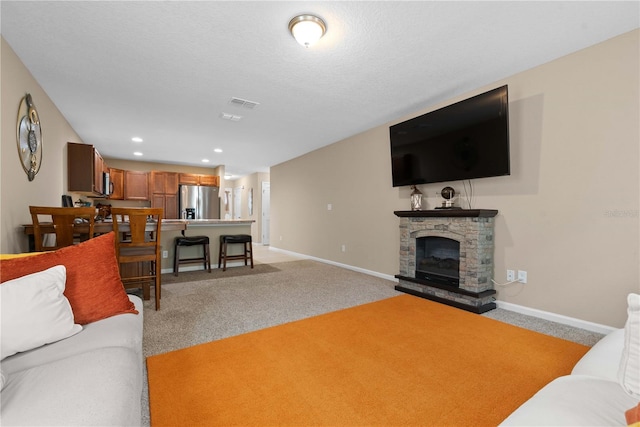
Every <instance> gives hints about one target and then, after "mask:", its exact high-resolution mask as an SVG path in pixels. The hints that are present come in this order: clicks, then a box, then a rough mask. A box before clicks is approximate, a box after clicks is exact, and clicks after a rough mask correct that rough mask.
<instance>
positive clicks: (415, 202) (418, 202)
mask: <svg viewBox="0 0 640 427" xmlns="http://www.w3.org/2000/svg"><path fill="white" fill-rule="evenodd" d="M411 190H413V191H411V210H412V211H421V210H422V192H421V191H420V190H418V187H416V186H415V185H412V186H411Z"/></svg>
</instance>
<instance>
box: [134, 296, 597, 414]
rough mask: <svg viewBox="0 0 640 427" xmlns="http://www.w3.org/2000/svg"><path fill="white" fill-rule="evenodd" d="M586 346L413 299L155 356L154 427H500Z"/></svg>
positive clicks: (151, 363) (151, 367) (150, 364)
mask: <svg viewBox="0 0 640 427" xmlns="http://www.w3.org/2000/svg"><path fill="white" fill-rule="evenodd" d="M587 350H588V347H586V346H583V345H579V344H575V343H572V342H569V341H565V340H562V339H559V338H554V337H550V336H546V335H542V334H539V333H536V332H531V331H529V330H526V329H522V328H518V327H515V326H512V325H508V324H505V323H501V322H498V321H496V320H493V319H489V318H485V317H482V316H479V315H477V314H473V313H468V312H466V311H462V310H459V309H456V308H452V307H449V306H446V305H442V304H438V303H435V302H432V301H428V300H425V299H421V298H417V297H414V296H411V295H401V296H397V297H393V298H389V299H386V300H382V301H378V302H374V303H370V304H365V305H361V306H358V307H354V308H349V309H346V310H341V311H336V312H332V313H328V314H324V315H321V316H317V317H312V318H309V319H304V320H300V321H296V322H292V323H287V324H284V325H280V326H275V327H272V328H267V329H263V330H260V331H255V332H251V333H247V334H243V335H239V336H235V337H231V338H226V339H223V340H219V341H214V342H211V343H206V344H201V345H197V346H194V347H190V348H186V349H182V350H177V351H173V352H170V353H165V354H161V355H157V356H152V357H149V358H147V368H148V377H149V400H150V407H151V424H152V425H153V426H198V425H200V426H215V425H221V426H232V425H241V426H250V425H254V426H277V425H281V426H284V425H288V426H391V425H394V426H399V425H416V426H429V425H431V426H446V425H449V426H463V425H466V426H495V425H497V424H499V423H500V422H501V421H502V420H503V419H504V418H506V417H507V415H509V413H511V412H512V411H513V410H514V409H516V408H517V407H518V406H519V405H520V404H521V403H523V402H524V401H525V400H527V399H528V398H529V397H531V396H532V395H533V394H534V393H535V392H536V391H537V390H539V389H540V388H541V387H542V386H544V385H545V384H546V383H548V382H549V381H551V380H552V379H554V378H556V377H558V376H561V375H565V374H568V373H569V372H570V371H571V369H572V367H573V365H574V364H575V363H576V362H577V361H578V359H579V358H580V357H581V356H582V355H583V354H584V353H585V352H586V351H587Z"/></svg>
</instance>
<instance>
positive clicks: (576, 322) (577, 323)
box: [496, 301, 617, 335]
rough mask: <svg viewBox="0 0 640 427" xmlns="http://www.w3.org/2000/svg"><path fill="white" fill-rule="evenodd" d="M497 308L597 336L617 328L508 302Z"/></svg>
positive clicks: (499, 302)
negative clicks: (589, 332) (585, 331)
mask: <svg viewBox="0 0 640 427" xmlns="http://www.w3.org/2000/svg"><path fill="white" fill-rule="evenodd" d="M496 304H498V308H503V309H505V310H509V311H514V312H516V313H520V314H525V315H527V316H533V317H538V318H540V319H544V320H549V321H551V322H556V323H560V324H563V325H568V326H573V327H575V328H580V329H585V330H587V331H591V332H596V333H598V334H605V335H606V334H608V333H610V332H613V331H615V330H616V329H617V328H613V327H611V326H607V325H601V324H599V323H593V322H589V321H586V320H581V319H576V318H575V317H569V316H564V315H562V314H556V313H551V312H549V311H543V310H538V309H536V308H529V307H525V306H523V305H518V304H513V303H510V302H504V301H496Z"/></svg>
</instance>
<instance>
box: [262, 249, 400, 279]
mask: <svg viewBox="0 0 640 427" xmlns="http://www.w3.org/2000/svg"><path fill="white" fill-rule="evenodd" d="M269 250H272V251H276V252H280V253H283V254H287V255H291V256H295V257H298V258H303V259H311V260H314V261H318V262H322V263H325V264H331V265H335V266H336V267H342V268H346V269H347V270H351V271H357V272H359V273H364V274H368V275H370V276H375V277H379V278H381V279H386V280H391V281H394V282H397V281H398V279H396V278H395V277H393V276H390V275H388V274H383V273H379V272H377V271H373V270H367V269H364V268H360V267H354V266H352V265H348V264H342V263H340V262H335V261H331V260H328V259H323V258H317V257H314V256H309V255H304V254H299V253H297V252H291V251H287V250H285V249H279V248H274V247H273V246H270V247H269Z"/></svg>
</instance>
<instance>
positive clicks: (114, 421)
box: [0, 295, 143, 426]
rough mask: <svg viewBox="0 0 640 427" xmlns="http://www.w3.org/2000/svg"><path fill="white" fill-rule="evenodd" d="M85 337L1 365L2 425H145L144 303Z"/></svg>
mask: <svg viewBox="0 0 640 427" xmlns="http://www.w3.org/2000/svg"><path fill="white" fill-rule="evenodd" d="M129 299H130V300H131V301H132V302H133V303H134V305H135V307H136V309H137V310H138V312H139V314H137V315H136V314H130V313H126V314H118V315H116V316H112V317H108V318H106V319H103V320H99V321H96V322H93V323H89V324H86V325H84V327H83V329H82V331H81V332H79V333H77V334H75V335H73V336H71V337H69V338H66V339H63V340H60V341H57V342H54V343H51V344H47V345H44V346H42V347H38V348H35V349H33V350H29V351H25V352H22V353H17V354H15V355H13V356H9V357H7V358H5V359H3V360H2V362H1V363H0V368H1V370H2V375H3V377H4V381H3V382H4V386H3V388H2V392H1V405H2V406H1V412H0V420H1V423H2V425H3V426H13V425H28V426H37V425H46V426H92V425H93V426H111V425H114V426H115V425H117V426H133V425H140V423H141V403H140V399H141V396H142V384H143V383H142V381H143V357H142V325H143V315H142V300H141V299H140V298H138V297H137V296H132V295H130V296H129Z"/></svg>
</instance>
